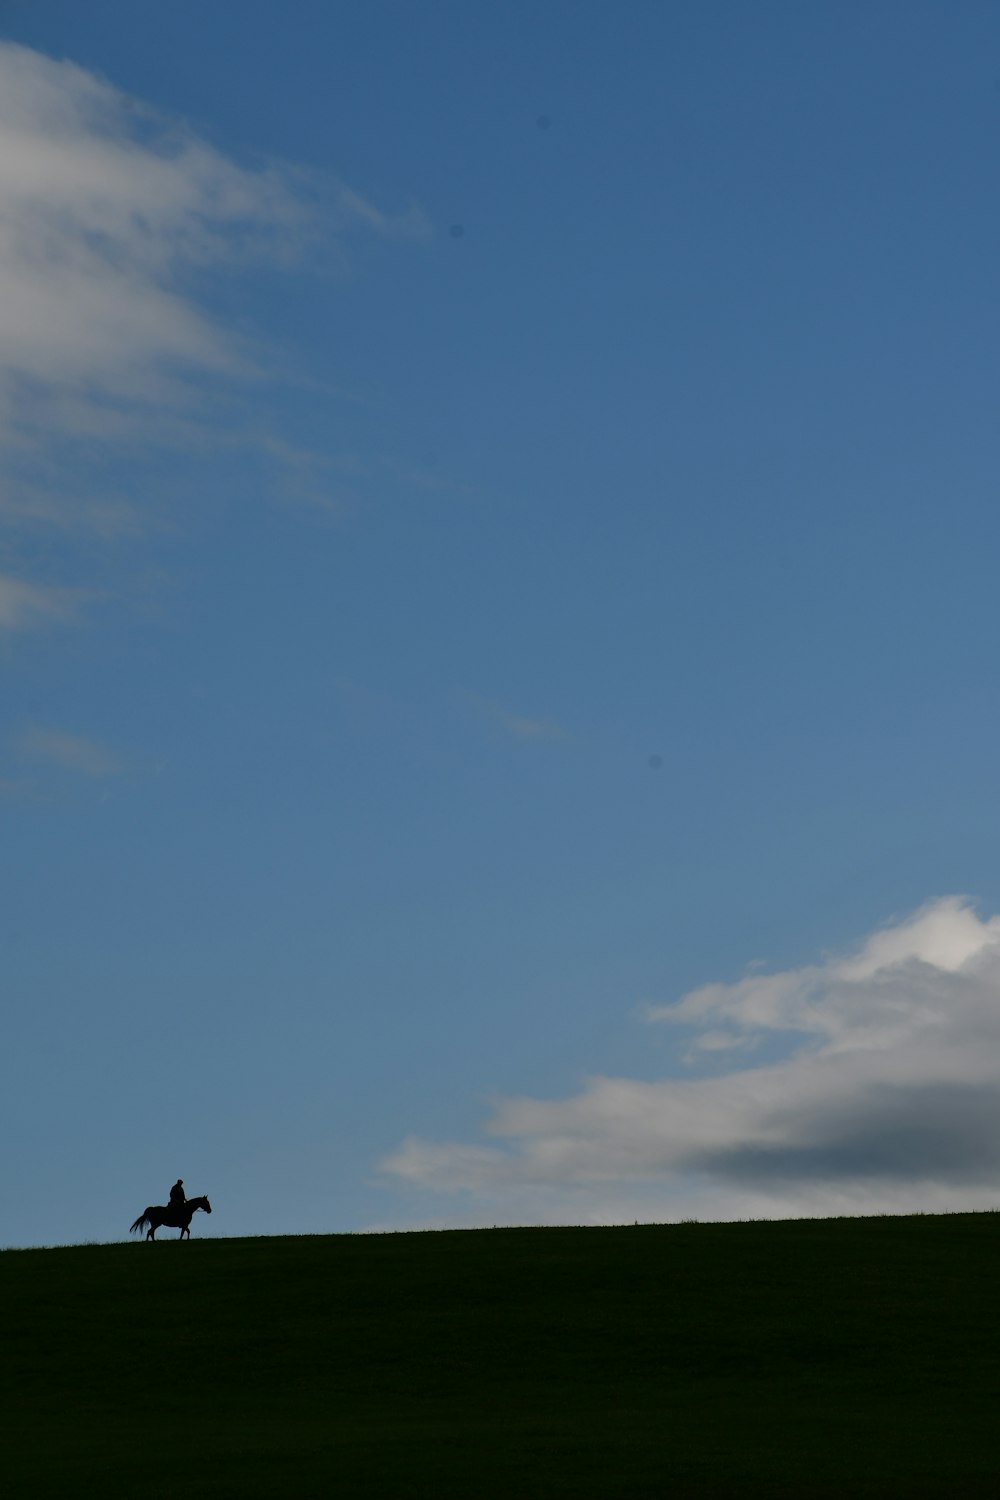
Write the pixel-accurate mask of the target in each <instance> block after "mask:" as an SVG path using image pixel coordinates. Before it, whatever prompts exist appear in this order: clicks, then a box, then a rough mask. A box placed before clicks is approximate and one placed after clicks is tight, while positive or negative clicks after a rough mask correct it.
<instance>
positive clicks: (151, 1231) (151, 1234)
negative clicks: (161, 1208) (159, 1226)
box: [146, 1224, 156, 1240]
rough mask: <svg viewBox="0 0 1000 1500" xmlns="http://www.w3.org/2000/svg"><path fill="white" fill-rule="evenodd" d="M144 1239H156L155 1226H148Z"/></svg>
mask: <svg viewBox="0 0 1000 1500" xmlns="http://www.w3.org/2000/svg"><path fill="white" fill-rule="evenodd" d="M146 1238H147V1240H155V1239H156V1225H155V1224H150V1226H149V1233H148V1234H147V1236H146Z"/></svg>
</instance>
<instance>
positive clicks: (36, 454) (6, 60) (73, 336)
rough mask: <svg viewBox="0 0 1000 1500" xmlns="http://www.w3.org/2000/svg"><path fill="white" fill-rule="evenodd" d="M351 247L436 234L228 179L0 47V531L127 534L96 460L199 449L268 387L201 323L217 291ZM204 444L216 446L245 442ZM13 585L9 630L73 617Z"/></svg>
mask: <svg viewBox="0 0 1000 1500" xmlns="http://www.w3.org/2000/svg"><path fill="white" fill-rule="evenodd" d="M352 231H361V232H364V233H366V234H372V233H374V234H377V235H379V236H383V237H386V236H396V237H409V238H413V237H417V236H421V235H424V234H426V233H428V226H427V223H426V221H425V219H424V218H423V216H422V214H421V213H420V211H419V210H418V209H416V208H414V207H408V208H407V209H406V211H405V212H404V213H403V214H401V215H395V216H394V215H392V214H387V213H385V212H383V211H382V210H380V209H377V208H376V207H375V206H374V205H372V204H371V203H369V202H368V201H367V200H366V199H365V198H364V197H363V196H362V195H361V194H359V193H358V192H356V191H355V190H354V189H352V188H349V187H348V186H346V185H345V184H343V183H339V182H337V181H335V180H332V179H330V178H327V177H320V176H319V175H317V174H315V173H309V172H306V171H303V170H301V169H299V168H296V167H293V166H290V165H288V164H285V163H279V162H274V161H268V162H258V163H255V164H250V165H247V164H243V163H240V162H237V161H235V160H234V159H232V158H231V157H230V156H227V155H225V154H224V153H222V152H220V151H218V150H216V149H215V148H214V147H213V146H212V145H211V144H210V143H208V142H207V141H205V140H203V139H201V138H199V136H198V135H197V134H195V133H194V132H193V131H192V130H190V129H189V128H187V127H186V126H185V125H184V124H183V122H179V121H177V120H173V119H170V118H167V117H165V116H163V115H162V114H159V113H157V112H156V111H155V110H153V109H151V108H149V107H148V106H147V105H145V104H144V103H142V102H141V101H139V100H136V99H134V98H130V97H129V96H127V95H125V94H123V93H122V92H120V91H119V90H117V89H116V88H114V87H113V86H112V85H111V84H110V83H108V82H106V81H105V80H103V79H101V78H98V77H96V76H95V75H94V74H92V73H90V72H88V71H86V70H85V69H83V68H81V67H78V66H77V65H75V64H74V63H72V62H69V61H64V60H56V59H53V58H50V57H46V56H43V55H42V54H40V53H38V52H35V51H32V50H31V49H29V48H26V47H22V46H17V45H15V44H13V43H9V42H0V487H2V490H3V494H2V498H0V525H3V526H5V527H6V528H7V529H8V530H10V529H11V528H16V529H17V531H18V532H22V531H23V530H24V529H25V528H26V527H29V526H31V525H36V524H38V525H44V526H47V527H50V528H51V527H52V526H53V525H56V526H58V527H60V528H61V529H62V530H63V531H64V532H68V531H69V530H70V529H73V528H75V529H86V530H87V531H89V532H90V533H91V535H93V536H96V537H99V538H102V539H104V540H105V541H111V540H115V539H120V538H122V537H123V536H125V535H129V534H132V533H134V532H135V531H136V530H137V524H138V523H137V515H136V509H135V506H134V504H129V505H123V504H120V503H116V502H115V501H114V500H113V498H112V499H101V498H97V499H95V498H94V495H93V494H92V493H90V491H89V487H88V484H87V482H86V480H87V474H86V468H87V466H88V465H90V466H91V467H93V464H94V462H95V455H100V454H101V453H102V452H107V451H110V450H112V449H118V450H120V448H121V446H122V445H123V444H124V443H126V442H131V443H147V444H149V443H155V444H157V445H163V444H164V443H165V442H166V443H170V442H177V441H178V440H181V441H183V439H184V437H185V434H186V435H187V436H188V437H189V438H190V437H191V436H192V435H193V434H196V432H197V430H198V428H199V426H204V425H205V414H206V412H212V411H215V413H216V415H218V413H219V411H220V410H221V407H219V406H218V405H217V404H216V402H217V401H218V400H221V399H222V397H223V396H224V395H225V394H226V393H228V392H231V391H232V390H234V389H235V388H238V387H239V388H245V389H250V386H248V385H244V383H245V382H247V381H250V382H251V384H252V382H254V381H257V380H258V379H260V378H263V375H264V373H265V366H266V365H267V363H268V362H267V361H265V359H264V358H263V356H262V351H261V350H260V349H259V348H255V347H254V346H253V344H252V343H251V341H250V339H249V338H248V337H247V336H246V334H245V333H244V332H242V331H241V333H239V334H237V332H236V331H235V329H234V328H232V327H230V326H225V325H224V324H223V323H222V322H221V321H220V320H219V319H218V318H217V317H216V316H214V315H213V313H212V311H211V310H210V290H211V285H212V277H213V276H216V275H221V274H223V273H226V274H232V273H233V272H234V271H235V270H238V269H239V268H240V267H241V266H244V265H246V264H248V263H250V262H255V263H261V262H271V263H272V264H275V265H281V266H283V267H288V266H291V265H297V264H301V263H302V260H303V257H305V256H307V255H308V253H309V251H310V247H312V246H319V245H322V248H323V264H324V267H327V266H329V265H330V264H336V263H337V261H338V257H339V255H340V252H339V249H338V247H339V246H340V244H341V243H342V241H343V239H344V237H345V236H346V235H347V234H348V233H350V232H352ZM341 258H342V257H341ZM213 398H214V399H213ZM209 425H210V426H211V427H212V431H213V434H214V436H215V438H216V440H218V439H219V438H220V436H222V434H223V433H224V432H225V430H226V429H227V428H229V429H235V428H238V427H239V425H240V424H239V422H238V421H235V422H234V419H233V416H232V412H231V411H230V413H229V415H228V417H225V418H222V419H221V420H220V421H216V422H213V423H210V424H209ZM230 435H231V436H232V432H231V434H230ZM258 435H259V434H258V433H257V431H256V430H255V432H254V434H253V437H254V439H256V438H257V436H258ZM291 467H292V472H293V478H294V479H295V481H296V482H299V483H305V482H306V481H305V480H303V479H302V475H301V470H302V466H301V464H298V465H297V466H296V465H294V464H293V465H292V466H291ZM307 478H308V476H307ZM309 482H310V483H311V480H310V481H309ZM6 566H7V576H6V577H5V578H4V579H3V580H0V629H5V630H11V629H23V628H25V627H26V626H27V625H29V624H34V625H38V624H41V623H44V621H45V620H55V619H66V618H69V617H70V614H71V613H72V611H70V610H68V609H67V607H66V606H67V602H68V601H67V597H66V596H60V595H59V594H58V593H57V592H55V591H53V590H52V589H48V588H46V587H44V586H43V584H42V583H41V582H39V581H37V580H31V579H28V578H23V577H20V576H15V575H16V574H19V572H20V570H19V569H17V568H16V566H15V565H14V563H13V562H12V561H11V560H10V559H8V562H7V565H6Z"/></svg>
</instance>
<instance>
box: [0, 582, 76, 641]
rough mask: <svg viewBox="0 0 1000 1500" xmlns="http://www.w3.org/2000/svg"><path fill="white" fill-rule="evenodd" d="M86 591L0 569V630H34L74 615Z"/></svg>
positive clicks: (68, 618)
mask: <svg viewBox="0 0 1000 1500" xmlns="http://www.w3.org/2000/svg"><path fill="white" fill-rule="evenodd" d="M83 597H84V595H83V594H82V593H81V591H80V590H78V589H66V588H56V587H52V586H46V585H43V584H38V583H30V582H29V581H28V580H27V579H24V578H15V577H13V576H12V575H10V574H7V573H0V631H17V630H31V629H33V628H34V627H36V626H39V625H46V624H51V623H52V622H53V621H66V620H70V619H72V618H73V616H74V615H75V613H76V611H77V609H78V607H79V604H80V602H81V600H82V599H83Z"/></svg>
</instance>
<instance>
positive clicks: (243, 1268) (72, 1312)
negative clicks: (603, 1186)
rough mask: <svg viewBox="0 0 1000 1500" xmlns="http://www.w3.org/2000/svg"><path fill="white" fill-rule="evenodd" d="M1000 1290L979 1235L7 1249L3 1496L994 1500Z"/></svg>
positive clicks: (618, 1235)
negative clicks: (945, 1499) (973, 1499)
mask: <svg viewBox="0 0 1000 1500" xmlns="http://www.w3.org/2000/svg"><path fill="white" fill-rule="evenodd" d="M198 1227H201V1226H200V1224H199V1226H198ZM998 1267H1000V1215H994V1214H955V1215H947V1216H940V1217H931V1216H928V1217H912V1218H906V1217H894V1218H873V1219H826V1220H798V1221H795V1222H786V1223H749V1224H728V1225H725V1224H717V1225H713V1224H691V1225H676V1226H662V1227H660V1226H658V1227H652V1226H640V1227H637V1228H620V1229H516V1230H515V1229H511V1230H481V1231H456V1232H448V1233H440V1234H399V1235H384V1236H349V1235H340V1236H329V1237H318V1236H317V1237H297V1238H287V1239H279V1238H274V1239H270V1238H268V1239H245V1240H206V1239H200V1240H199V1239H197V1238H196V1239H194V1240H192V1241H191V1243H190V1244H180V1243H178V1242H177V1241H176V1240H175V1239H173V1238H171V1239H170V1240H164V1241H162V1242H157V1243H156V1244H145V1243H136V1244H128V1245H126V1244H119V1245H105V1246H79V1247H74V1248H68V1249H57V1250H30V1251H10V1252H7V1253H5V1254H3V1255H0V1295H2V1303H0V1306H2V1309H3V1322H4V1330H3V1342H2V1354H3V1358H2V1360H0V1372H2V1373H0V1382H2V1402H0V1413H2V1419H3V1428H4V1432H5V1437H4V1442H3V1453H2V1460H0V1472H2V1474H3V1479H2V1481H0V1483H2V1484H3V1488H4V1493H5V1494H6V1495H7V1496H10V1497H11V1500H14V1497H17V1500H20V1497H31V1500H35V1497H42V1496H73V1497H78V1496H89V1495H102V1496H107V1495H118V1494H125V1493H126V1492H130V1493H135V1494H136V1495H143V1496H148V1495H152V1496H161V1495H162V1496H167V1495H170V1496H212V1497H230V1496H232V1497H236V1496H239V1497H241V1500H245V1497H248V1496H250V1497H255V1496H274V1497H278V1496H283V1497H284V1496H287V1497H290V1500H300V1497H312V1496H316V1497H319V1496H324V1497H326V1496H340V1497H351V1496H380V1497H386V1500H389V1497H391V1500H408V1497H416V1496H421V1497H432V1496H433V1497H435V1500H493V1497H501V1496H502V1497H504V1500H520V1497H541V1496H545V1497H549V1496H560V1497H567V1500H568V1497H573V1500H603V1497H626V1496H627V1497H636V1500H640V1497H643V1500H644V1497H657V1500H659V1497H676V1496H699V1497H707V1496H734V1497H735V1496H741V1497H743V1496H748V1495H750V1496H765V1495H766V1496H770V1497H773V1496H782V1497H801V1496H810V1495H821V1496H830V1497H833V1496H838V1497H842V1496H846V1495H852V1496H853V1495H880V1496H894V1497H896V1496H911V1495H912V1496H920V1495H941V1496H945V1495H947V1496H961V1495H983V1496H986V1495H989V1496H991V1497H992V1496H996V1495H997V1494H998V1493H1000V1312H998V1304H997V1271H998Z"/></svg>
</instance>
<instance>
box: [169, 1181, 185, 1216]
mask: <svg viewBox="0 0 1000 1500" xmlns="http://www.w3.org/2000/svg"><path fill="white" fill-rule="evenodd" d="M186 1202H187V1199H186V1198H185V1197H184V1178H183V1177H178V1179H177V1181H176V1182H175V1183H174V1185H173V1187H172V1188H171V1189H170V1207H171V1208H183V1207H184V1204H185V1203H186Z"/></svg>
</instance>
